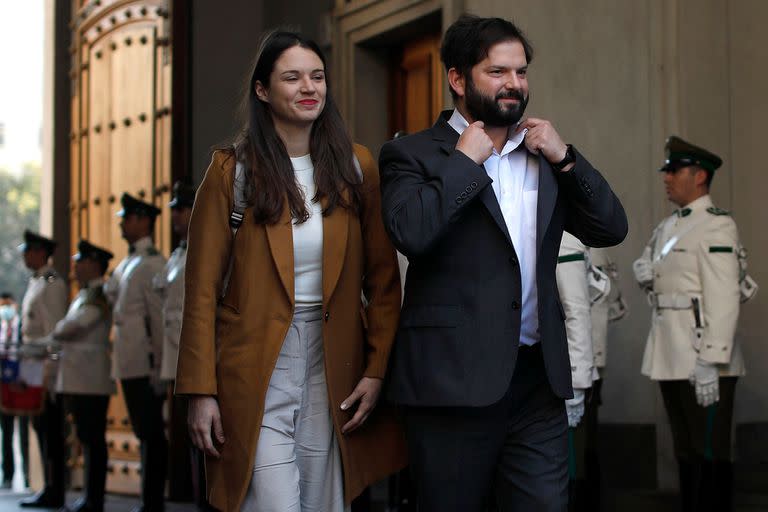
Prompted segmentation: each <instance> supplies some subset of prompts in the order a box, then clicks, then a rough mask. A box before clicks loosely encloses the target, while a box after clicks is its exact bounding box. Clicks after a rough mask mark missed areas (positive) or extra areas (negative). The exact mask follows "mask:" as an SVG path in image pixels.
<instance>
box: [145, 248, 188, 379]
mask: <svg viewBox="0 0 768 512" xmlns="http://www.w3.org/2000/svg"><path fill="white" fill-rule="evenodd" d="M186 263H187V244H186V242H182V243H181V245H179V246H178V247H177V248H176V249H175V250H174V251H173V253H171V257H170V258H168V263H166V264H165V267H164V268H163V270H162V272H160V273H159V274H157V275H156V276H155V278H154V281H153V285H154V287H155V289H156V290H157V291H158V293H159V294H160V295H161V296H162V298H163V323H164V330H163V360H162V364H161V366H160V378H161V379H163V380H176V360H177V359H178V358H179V338H180V337H181V309H182V306H183V305H184V266H185V265H186Z"/></svg>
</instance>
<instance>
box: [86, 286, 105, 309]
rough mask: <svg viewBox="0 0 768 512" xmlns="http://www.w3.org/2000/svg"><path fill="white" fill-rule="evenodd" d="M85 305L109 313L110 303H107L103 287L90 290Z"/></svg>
mask: <svg viewBox="0 0 768 512" xmlns="http://www.w3.org/2000/svg"><path fill="white" fill-rule="evenodd" d="M85 304H88V305H90V306H96V307H98V308H99V309H101V310H102V311H103V312H104V313H108V312H109V302H108V301H107V296H106V295H104V289H103V288H102V287H101V286H98V287H96V288H88V292H87V293H86V295H85Z"/></svg>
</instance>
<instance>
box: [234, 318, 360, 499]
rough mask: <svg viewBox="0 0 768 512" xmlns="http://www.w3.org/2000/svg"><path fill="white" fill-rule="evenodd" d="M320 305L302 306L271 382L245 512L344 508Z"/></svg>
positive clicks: (286, 338)
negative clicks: (331, 413) (330, 406)
mask: <svg viewBox="0 0 768 512" xmlns="http://www.w3.org/2000/svg"><path fill="white" fill-rule="evenodd" d="M321 315H322V310H321V308H320V306H317V307H312V308H304V309H303V310H300V309H297V311H296V313H295V314H294V317H293V321H292V323H291V326H290V328H289V329H288V334H287V335H286V337H285V340H284V341H283V347H282V349H281V350H280V355H279V357H278V358H277V363H276V364H275V368H274V370H273V371H272V377H271V379H270V381H269V388H268V390H267V397H266V402H265V405H264V418H263V420H262V424H261V429H260V432H259V442H258V445H257V447H256V460H255V461H254V465H253V475H252V476H251V483H250V485H249V486H248V493H247V494H246V496H245V501H244V502H243V508H242V510H243V511H245V512H314V511H317V512H342V511H344V510H345V507H344V479H343V476H342V470H341V458H340V456H339V445H338V442H337V441H336V437H335V435H334V432H333V423H332V420H331V415H330V410H329V404H328V390H327V387H326V381H325V364H324V361H323V336H322V321H321V318H322V316H321Z"/></svg>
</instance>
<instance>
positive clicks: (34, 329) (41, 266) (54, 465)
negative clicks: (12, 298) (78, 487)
mask: <svg viewBox="0 0 768 512" xmlns="http://www.w3.org/2000/svg"><path fill="white" fill-rule="evenodd" d="M55 249H56V242H55V241H54V240H51V239H48V238H45V237H43V236H41V235H39V234H37V233H32V232H31V231H24V243H23V244H21V246H19V250H20V251H21V252H22V254H23V255H24V264H25V265H26V266H27V268H28V269H29V270H31V271H32V272H33V274H32V277H30V279H29V284H28V285H27V291H26V293H25V294H24V300H23V301H22V303H21V336H22V340H23V342H24V343H30V342H41V341H44V340H45V339H47V337H48V335H50V334H51V332H52V331H53V328H54V327H55V326H56V322H58V321H59V320H61V319H62V318H63V317H64V314H65V313H66V311H67V284H66V282H65V280H64V279H62V278H61V277H60V276H59V274H57V273H56V271H55V270H54V269H53V267H52V266H51V265H50V259H51V256H53V252H54V251H55ZM56 371H57V369H56V365H55V364H54V363H53V362H52V361H47V362H46V365H45V370H44V375H45V376H46V378H45V383H46V387H47V390H48V391H47V393H46V396H45V406H44V408H43V412H42V413H41V414H39V415H38V416H35V417H34V419H33V420H32V424H33V425H34V427H35V432H36V433H37V438H38V443H39V445H40V451H41V457H42V466H43V479H44V481H45V485H44V487H43V489H42V491H40V492H39V493H37V494H35V495H34V496H32V497H31V498H27V499H24V500H22V501H21V502H20V503H19V505H20V506H22V507H42V508H46V507H61V506H62V505H64V485H65V469H66V468H65V461H64V413H63V408H62V404H61V400H60V399H59V397H57V396H56V393H55V391H54V389H53V384H54V382H55V377H56Z"/></svg>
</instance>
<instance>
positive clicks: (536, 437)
mask: <svg viewBox="0 0 768 512" xmlns="http://www.w3.org/2000/svg"><path fill="white" fill-rule="evenodd" d="M404 413H405V427H406V436H407V438H408V449H409V455H410V460H411V471H412V474H413V477H414V480H415V486H416V488H417V489H418V491H417V494H418V504H419V506H418V510H419V511H420V512H450V511H455V512H480V511H485V510H488V509H489V508H492V509H493V510H500V511H504V512H507V511H509V512H523V511H525V512H563V511H565V510H566V509H567V503H568V437H567V432H568V420H567V417H566V414H565V403H564V401H563V399H562V398H559V397H557V396H556V395H555V394H554V393H553V392H552V388H551V387H550V385H549V382H548V380H547V376H546V371H545V369H544V360H543V357H542V354H541V347H540V346H539V345H538V344H537V345H534V346H533V347H521V348H520V352H519V355H518V359H517V365H516V368H515V372H514V375H513V377H512V381H511V383H510V386H509V389H508V391H507V393H506V395H505V396H504V398H502V400H501V401H499V402H498V403H496V404H493V405H491V406H488V407H477V408H472V407H406V408H405V411H404ZM494 501H495V503H494Z"/></svg>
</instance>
